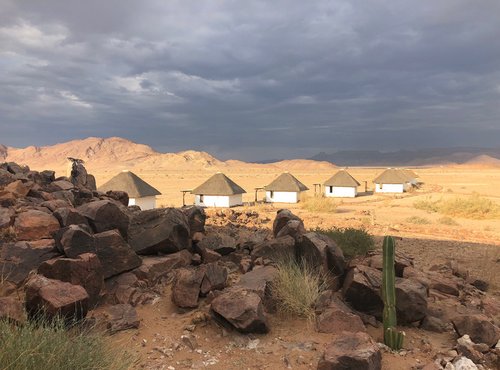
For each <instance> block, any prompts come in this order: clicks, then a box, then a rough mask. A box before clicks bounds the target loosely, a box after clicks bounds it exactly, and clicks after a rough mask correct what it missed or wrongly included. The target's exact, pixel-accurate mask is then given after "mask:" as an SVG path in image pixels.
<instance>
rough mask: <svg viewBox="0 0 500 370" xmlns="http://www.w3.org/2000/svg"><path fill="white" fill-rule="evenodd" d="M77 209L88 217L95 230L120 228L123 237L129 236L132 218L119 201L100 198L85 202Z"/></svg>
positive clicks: (99, 231) (97, 231)
mask: <svg viewBox="0 0 500 370" xmlns="http://www.w3.org/2000/svg"><path fill="white" fill-rule="evenodd" d="M77 210H78V211H79V212H80V213H81V214H82V215H83V216H85V217H86V218H87V220H88V221H89V224H90V226H91V227H92V230H93V231H94V232H96V233H101V232H103V231H108V230H114V229H118V230H119V231H120V233H121V234H122V236H123V237H125V238H126V237H127V233H128V226H129V223H130V220H129V217H128V215H127V213H126V212H125V210H124V209H123V208H121V207H119V206H118V204H117V203H115V202H113V201H111V200H98V201H95V202H90V203H85V204H83V205H81V206H80V207H78V208H77Z"/></svg>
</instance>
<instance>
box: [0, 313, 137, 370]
mask: <svg viewBox="0 0 500 370" xmlns="http://www.w3.org/2000/svg"><path fill="white" fill-rule="evenodd" d="M0 348H1V349H2V350H0V364H1V367H2V369H9V370H46V369H72V370H84V369H106V370H121V369H129V368H130V367H131V366H132V363H133V360H132V357H131V356H130V355H128V354H127V353H126V352H125V351H123V350H120V349H118V348H113V347H112V346H111V345H110V344H108V343H107V342H106V340H105V337H104V335H103V334H100V333H91V332H90V331H89V330H81V329H78V328H76V327H73V328H72V329H69V330H68V329H67V327H66V326H65V324H64V322H63V320H54V321H53V322H40V321H31V322H28V323H26V324H24V325H21V326H16V325H13V324H11V323H9V322H8V321H6V320H0Z"/></svg>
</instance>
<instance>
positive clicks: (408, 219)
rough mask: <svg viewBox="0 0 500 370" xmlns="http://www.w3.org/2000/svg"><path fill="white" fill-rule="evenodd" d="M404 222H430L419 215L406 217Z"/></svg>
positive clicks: (420, 223) (425, 223)
mask: <svg viewBox="0 0 500 370" xmlns="http://www.w3.org/2000/svg"><path fill="white" fill-rule="evenodd" d="M406 222H408V223H410V224H416V225H429V224H430V223H431V222H430V221H429V220H428V219H426V218H424V217H419V216H411V217H408V218H407V219H406Z"/></svg>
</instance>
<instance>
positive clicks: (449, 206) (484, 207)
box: [413, 194, 500, 219]
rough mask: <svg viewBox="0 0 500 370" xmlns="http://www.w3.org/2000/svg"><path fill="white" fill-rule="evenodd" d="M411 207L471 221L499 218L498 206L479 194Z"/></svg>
mask: <svg viewBox="0 0 500 370" xmlns="http://www.w3.org/2000/svg"><path fill="white" fill-rule="evenodd" d="M413 206H414V207H415V208H417V209H422V210H425V211H428V212H439V213H441V214H444V215H447V216H453V217H464V218H473V219H486V218H497V217H500V205H499V204H497V203H495V202H493V201H492V200H490V199H488V198H484V197H481V196H480V195H479V194H472V195H471V196H469V197H457V198H454V199H446V200H445V199H440V200H436V201H432V200H430V199H428V200H420V201H417V202H415V203H413Z"/></svg>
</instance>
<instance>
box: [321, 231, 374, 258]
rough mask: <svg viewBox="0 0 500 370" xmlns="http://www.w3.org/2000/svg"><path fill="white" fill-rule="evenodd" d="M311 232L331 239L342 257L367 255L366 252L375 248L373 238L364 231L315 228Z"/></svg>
mask: <svg viewBox="0 0 500 370" xmlns="http://www.w3.org/2000/svg"><path fill="white" fill-rule="evenodd" d="M313 231H316V232H318V233H321V234H324V235H326V236H328V237H330V238H332V239H333V240H334V241H335V242H336V243H337V245H338V246H339V247H340V248H341V249H342V252H344V256H345V257H347V258H353V257H356V256H364V255H366V253H368V251H370V250H371V249H373V248H374V247H375V241H374V239H373V236H372V235H370V234H369V233H368V232H367V231H366V230H365V229H356V228H353V227H346V228H333V229H329V230H323V229H320V228H317V229H315V230H313Z"/></svg>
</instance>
